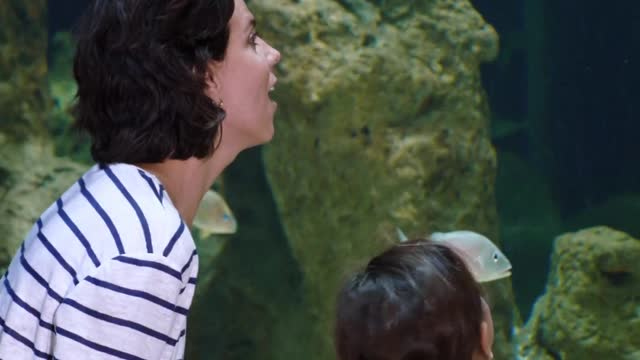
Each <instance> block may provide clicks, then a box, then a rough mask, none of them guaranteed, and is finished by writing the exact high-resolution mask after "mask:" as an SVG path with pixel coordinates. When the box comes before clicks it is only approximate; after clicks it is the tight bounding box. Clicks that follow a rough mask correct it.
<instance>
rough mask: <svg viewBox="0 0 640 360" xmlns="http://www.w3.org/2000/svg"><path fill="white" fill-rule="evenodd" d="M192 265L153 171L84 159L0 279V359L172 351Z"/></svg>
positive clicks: (181, 330)
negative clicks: (85, 165) (87, 165)
mask: <svg viewBox="0 0 640 360" xmlns="http://www.w3.org/2000/svg"><path fill="white" fill-rule="evenodd" d="M197 273H198V256H197V253H196V248H195V243H194V241H193V238H192V237H191V234H190V232H189V229H188V228H187V226H186V225H185V224H184V222H183V221H182V219H181V218H180V215H179V214H178V211H177V210H176V208H175V207H174V205H173V204H172V202H171V199H169V196H167V194H166V192H165V191H164V188H163V186H162V184H161V183H160V182H159V181H158V179H157V178H156V177H155V176H154V175H152V174H151V173H148V172H146V171H144V170H142V169H139V168H137V167H135V166H133V165H127V164H114V165H109V166H98V165H96V166H94V167H92V168H91V169H90V170H89V171H87V172H86V173H85V174H84V175H83V176H82V177H81V178H80V179H79V180H78V182H77V183H75V184H74V185H73V186H71V187H70V188H69V189H68V190H67V191H66V192H65V193H64V194H63V195H62V196H61V197H60V198H59V199H58V200H56V201H55V202H54V203H53V204H52V205H51V206H50V207H49V208H48V209H47V210H46V211H45V212H44V213H43V214H42V216H41V217H40V218H39V219H38V220H37V221H36V223H35V224H34V226H33V228H32V229H31V231H30V233H29V234H28V235H27V237H26V239H25V240H24V242H23V244H22V245H21V247H20V249H18V251H17V253H16V255H15V257H14V258H13V260H12V262H11V264H10V265H9V268H8V270H7V272H6V274H5V275H4V276H3V277H2V278H1V279H0V282H1V284H0V325H1V328H0V359H2V360H18V359H60V360H75V359H153V360H156V359H172V360H174V359H182V357H183V354H184V344H185V332H186V324H187V313H188V311H189V307H190V305H191V300H192V298H193V294H194V290H195V283H196V277H197Z"/></svg>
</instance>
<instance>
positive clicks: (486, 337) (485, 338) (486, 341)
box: [480, 321, 493, 359]
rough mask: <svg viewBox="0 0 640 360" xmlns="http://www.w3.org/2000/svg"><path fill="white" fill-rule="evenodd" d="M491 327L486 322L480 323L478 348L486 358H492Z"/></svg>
mask: <svg viewBox="0 0 640 360" xmlns="http://www.w3.org/2000/svg"><path fill="white" fill-rule="evenodd" d="M492 347H493V329H492V327H491V326H490V325H489V323H488V322H486V321H483V322H482V324H481V325H480V348H481V350H482V353H483V354H484V356H485V357H486V358H487V359H493V351H492V350H491V349H492Z"/></svg>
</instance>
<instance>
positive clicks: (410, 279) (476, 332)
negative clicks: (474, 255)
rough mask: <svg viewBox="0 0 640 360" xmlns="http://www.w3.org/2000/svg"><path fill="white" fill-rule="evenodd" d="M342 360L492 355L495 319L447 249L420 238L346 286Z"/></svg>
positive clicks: (340, 310) (340, 313)
mask: <svg viewBox="0 0 640 360" xmlns="http://www.w3.org/2000/svg"><path fill="white" fill-rule="evenodd" d="M335 341H336V349H337V353H338V358H339V360H431V359H433V360H435V359H438V360H472V359H474V360H475V359H490V358H492V356H493V355H492V353H491V346H492V344H493V322H492V320H491V313H490V311H489V307H488V306H487V304H486V302H485V301H484V299H483V298H482V292H481V289H480V287H479V285H478V284H477V283H476V282H475V280H474V278H473V276H472V275H471V273H470V272H469V270H468V269H467V267H466V266H465V264H464V262H463V260H462V259H461V258H460V257H459V256H458V255H457V254H456V253H455V252H454V251H453V250H452V249H451V248H449V247H447V246H446V245H442V244H438V243H434V242H431V241H427V240H414V241H409V242H404V243H402V244H399V245H396V246H393V247H392V248H390V249H388V250H387V251H385V252H384V253H382V254H380V255H378V256H376V257H375V258H373V259H372V260H371V261H370V262H369V264H368V265H367V267H366V269H365V270H364V271H362V272H360V273H358V274H356V275H355V276H354V277H353V278H352V279H350V280H349V281H348V283H347V284H346V285H345V286H344V288H343V289H342V291H341V292H340V295H339V297H338V302H337V319H336V330H335Z"/></svg>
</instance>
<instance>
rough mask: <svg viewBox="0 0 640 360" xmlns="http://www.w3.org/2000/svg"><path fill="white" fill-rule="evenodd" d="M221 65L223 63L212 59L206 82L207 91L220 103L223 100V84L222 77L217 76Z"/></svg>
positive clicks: (212, 98)
mask: <svg viewBox="0 0 640 360" xmlns="http://www.w3.org/2000/svg"><path fill="white" fill-rule="evenodd" d="M221 67H222V64H221V63H217V62H213V61H212V62H211V63H210V64H209V65H208V67H207V74H206V75H205V76H206V78H205V83H206V84H207V87H206V89H205V92H206V94H207V96H209V98H211V100H213V101H214V102H215V103H216V104H220V103H221V102H222V86H221V81H220V78H219V76H217V74H218V71H219V69H220V68H221Z"/></svg>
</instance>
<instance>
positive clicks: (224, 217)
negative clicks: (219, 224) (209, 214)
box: [222, 214, 231, 221]
mask: <svg viewBox="0 0 640 360" xmlns="http://www.w3.org/2000/svg"><path fill="white" fill-rule="evenodd" d="M222 220H224V221H231V216H229V215H228V214H224V215H222Z"/></svg>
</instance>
